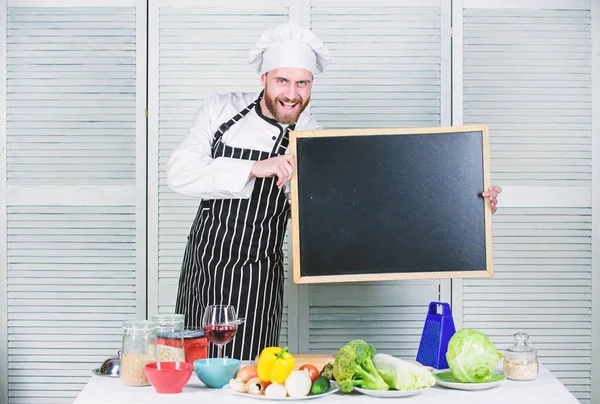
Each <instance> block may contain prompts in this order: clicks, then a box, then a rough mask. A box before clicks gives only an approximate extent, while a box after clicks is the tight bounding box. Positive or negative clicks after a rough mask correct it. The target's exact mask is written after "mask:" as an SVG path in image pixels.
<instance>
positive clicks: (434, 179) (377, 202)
mask: <svg viewBox="0 0 600 404" xmlns="http://www.w3.org/2000/svg"><path fill="white" fill-rule="evenodd" d="M290 141H291V143H290V148H291V149H290V152H291V153H292V154H293V155H294V156H295V158H296V167H297V169H296V172H295V175H294V177H293V178H292V198H291V203H292V248H293V256H292V265H293V273H294V282H296V283H318V282H350V281H373V280H391V279H425V278H454V277H456V278H459V277H460V278H465V277H490V276H492V275H493V265H492V246H491V211H490V208H489V201H487V199H485V198H483V197H482V196H481V193H482V192H483V191H484V190H485V189H487V188H488V187H489V136H488V128H487V126H486V125H477V126H464V127H449V128H419V129H398V128H396V129H362V130H361V129H352V130H319V131H295V132H292V133H291V137H290Z"/></svg>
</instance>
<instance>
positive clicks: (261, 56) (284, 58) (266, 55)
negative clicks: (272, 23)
mask: <svg viewBox="0 0 600 404" xmlns="http://www.w3.org/2000/svg"><path fill="white" fill-rule="evenodd" d="M248 61H249V63H250V64H251V65H253V66H254V67H255V68H256V71H257V72H258V73H260V74H261V75H262V74H264V73H266V72H268V71H271V70H273V69H277V68H280V67H298V68H301V69H306V70H309V71H310V72H312V74H317V73H322V72H323V70H324V69H325V66H326V65H327V63H328V62H329V51H328V50H327V47H326V46H325V45H324V44H323V42H321V41H320V40H319V38H317V37H316V35H315V34H313V33H312V32H310V31H309V30H308V29H306V28H303V27H301V26H300V25H298V24H295V23H293V22H287V23H285V24H281V25H279V26H277V27H275V28H273V29H268V30H266V31H265V32H263V34H262V37H261V38H260V40H259V41H258V42H257V43H256V45H255V46H254V48H252V49H251V50H250V56H249V58H248Z"/></svg>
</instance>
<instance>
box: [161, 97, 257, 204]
mask: <svg viewBox="0 0 600 404" xmlns="http://www.w3.org/2000/svg"><path fill="white" fill-rule="evenodd" d="M216 104H218V98H217V97H213V98H210V99H207V100H206V101H205V102H204V104H203V105H202V107H200V109H199V110H198V113H197V114H196V117H195V118H194V123H193V125H192V127H191V128H190V129H189V130H188V132H187V134H186V135H185V137H184V138H183V139H182V140H181V142H180V143H179V144H178V145H177V147H176V148H175V150H174V151H173V154H172V155H171V157H170V159H169V162H168V164H167V184H168V186H169V188H171V189H172V190H173V191H175V192H177V193H180V194H183V195H186V196H189V197H193V198H201V199H244V198H249V197H250V196H251V195H252V189H253V187H254V182H255V177H254V176H252V175H251V174H250V173H251V169H252V165H253V163H254V162H253V161H248V160H240V159H232V158H227V157H217V158H215V159H213V158H212V157H211V145H212V142H213V136H214V133H213V129H212V128H214V127H216V126H217V125H218V124H220V123H217V125H215V124H214V123H215V122H214V120H215V116H216V115H217V114H216V112H215V111H216V109H217V108H216Z"/></svg>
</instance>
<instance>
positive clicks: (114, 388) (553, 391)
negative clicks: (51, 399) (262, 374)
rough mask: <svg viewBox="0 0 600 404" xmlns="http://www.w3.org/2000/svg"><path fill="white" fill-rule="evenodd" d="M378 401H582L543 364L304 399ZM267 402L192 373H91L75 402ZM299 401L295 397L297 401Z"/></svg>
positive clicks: (345, 402) (325, 402)
mask: <svg viewBox="0 0 600 404" xmlns="http://www.w3.org/2000/svg"><path fill="white" fill-rule="evenodd" d="M373 401H379V402H382V403H386V402H388V403H390V402H394V403H401V404H436V403H440V404H442V403H443V404H469V403H473V404H480V403H483V404H536V403H544V404H579V401H578V400H577V399H576V398H575V396H573V395H572V394H571V393H570V392H569V391H568V390H567V388H566V387H565V386H564V385H563V384H562V383H561V382H560V381H559V380H558V379H557V378H556V377H555V376H554V375H553V374H552V373H550V371H549V370H548V369H546V368H544V367H541V369H540V374H539V377H538V378H537V379H536V380H534V381H531V382H513V381H510V380H505V381H504V382H502V384H501V385H500V386H498V387H494V388H492V389H489V390H482V391H461V390H450V389H445V388H443V387H439V386H434V387H433V388H430V389H427V390H426V391H424V392H423V393H421V394H418V395H416V396H412V397H406V398H396V399H383V398H373V397H369V396H365V395H362V394H360V393H351V394H343V393H341V392H337V393H335V394H332V395H329V396H326V397H322V398H318V399H314V400H308V401H306V400H303V401H302V402H308V403H315V404H333V403H337V404H342V403H343V404H348V403H364V402H373ZM261 402H262V403H265V402H268V401H266V400H257V399H253V398H245V397H240V396H237V395H233V394H230V393H228V392H226V391H223V390H219V389H209V388H206V387H205V386H204V385H203V384H202V382H200V380H198V378H197V377H196V375H195V374H194V373H192V377H191V378H190V381H189V382H188V383H187V385H186V386H185V388H184V389H183V392H182V393H181V394H157V393H156V392H155V391H154V388H153V387H152V386H150V387H126V386H123V385H122V384H121V382H120V380H119V379H112V378H106V377H100V376H96V375H92V378H91V379H90V381H89V383H88V384H87V385H86V387H85V388H84V389H83V390H82V391H81V393H80V394H79V396H78V397H77V399H76V400H75V402H74V404H100V403H102V404H106V403H110V404H153V403H160V404H201V403H206V404H208V403H223V404H228V403H248V404H251V403H255V404H259V403H261ZM294 402H296V401H294Z"/></svg>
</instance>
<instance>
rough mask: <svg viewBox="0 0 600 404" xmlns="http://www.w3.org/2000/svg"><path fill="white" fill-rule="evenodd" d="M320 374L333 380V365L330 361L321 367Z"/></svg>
mask: <svg viewBox="0 0 600 404" xmlns="http://www.w3.org/2000/svg"><path fill="white" fill-rule="evenodd" d="M320 374H321V376H323V377H326V378H327V379H329V380H334V378H333V365H332V364H331V362H330V363H328V364H327V365H325V366H323V369H322V370H321V373H320Z"/></svg>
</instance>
